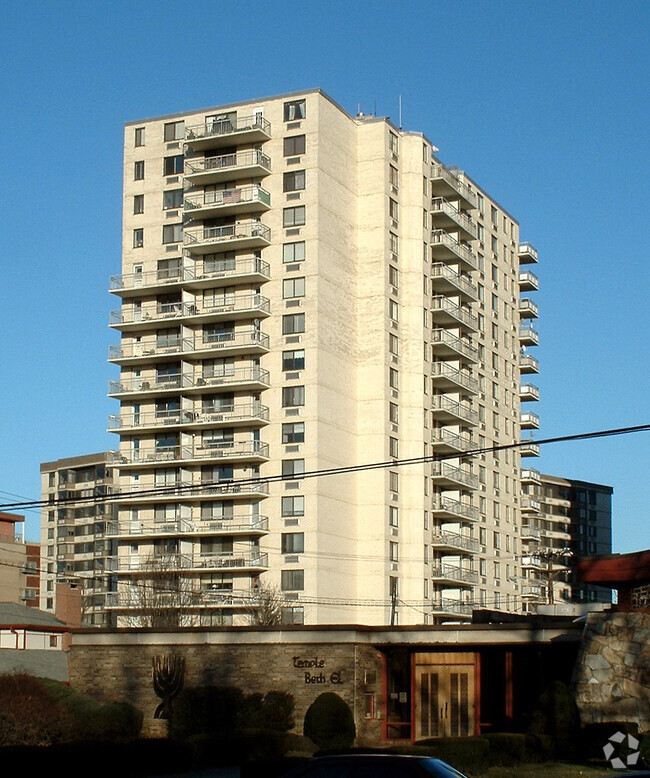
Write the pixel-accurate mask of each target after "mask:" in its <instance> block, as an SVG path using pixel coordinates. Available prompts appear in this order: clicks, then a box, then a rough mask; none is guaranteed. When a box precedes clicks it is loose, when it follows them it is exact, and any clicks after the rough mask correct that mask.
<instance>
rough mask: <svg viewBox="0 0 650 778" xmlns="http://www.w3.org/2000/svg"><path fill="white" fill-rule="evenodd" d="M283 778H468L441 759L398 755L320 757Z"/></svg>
mask: <svg viewBox="0 0 650 778" xmlns="http://www.w3.org/2000/svg"><path fill="white" fill-rule="evenodd" d="M283 778H466V776H465V775H463V773H461V772H459V771H458V770H456V769H455V768H454V767H452V766H451V765H448V764H447V763H446V762H443V761H442V760H441V759H432V758H431V757H425V756H404V755H399V754H345V755H341V756H317V757H314V758H313V759H310V760H309V761H308V762H306V763H305V764H304V765H301V766H300V767H296V768H295V769H294V770H291V771H289V772H288V773H286V774H285V775H284V776H283Z"/></svg>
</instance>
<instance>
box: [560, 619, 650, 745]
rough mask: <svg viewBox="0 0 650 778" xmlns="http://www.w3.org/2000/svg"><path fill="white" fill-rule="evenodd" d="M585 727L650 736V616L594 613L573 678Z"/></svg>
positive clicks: (588, 621)
mask: <svg viewBox="0 0 650 778" xmlns="http://www.w3.org/2000/svg"><path fill="white" fill-rule="evenodd" d="M574 693H575V696H576V702H577V704H578V707H579V709H580V715H581V718H582V723H583V725H584V724H591V723H597V722H608V721H612V722H613V721H616V722H619V721H636V722H637V723H638V725H639V730H640V731H641V732H643V731H650V613H622V612H611V611H610V612H604V613H590V614H589V615H588V617H587V622H586V624H585V629H584V634H583V639H582V644H581V648H580V653H579V655H578V661H577V663H576V668H575V675H574Z"/></svg>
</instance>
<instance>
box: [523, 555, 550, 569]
mask: <svg viewBox="0 0 650 778" xmlns="http://www.w3.org/2000/svg"><path fill="white" fill-rule="evenodd" d="M521 566H522V567H527V568H532V569H533V570H541V569H542V568H543V567H546V563H545V562H544V560H543V559H542V558H541V557H539V556H534V555H533V556H524V557H522V558H521Z"/></svg>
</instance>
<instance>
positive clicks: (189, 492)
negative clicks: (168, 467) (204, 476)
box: [113, 452, 269, 502]
mask: <svg viewBox="0 0 650 778" xmlns="http://www.w3.org/2000/svg"><path fill="white" fill-rule="evenodd" d="M113 454H114V455H115V458H116V459H119V456H120V455H119V452H113ZM124 492H125V493H126V495H128V498H129V499H133V500H140V499H144V500H147V501H154V502H155V501H156V500H161V501H169V499H170V498H178V497H182V498H183V500H190V499H196V498H201V497H215V496H218V497H245V496H260V497H261V498H264V497H266V496H267V495H268V494H269V484H268V481H259V480H252V481H251V480H245V481H241V482H240V481H238V480H233V481H223V482H219V481H201V480H198V481H197V480H183V479H181V480H179V481H178V482H175V483H172V484H164V485H162V486H158V485H153V484H146V483H142V482H140V483H138V484H129V486H128V487H126V488H125V489H124ZM124 499H126V498H125V497H124V496H122V497H121V498H120V495H119V492H118V493H116V496H115V501H116V502H120V501H122V502H123V501H124Z"/></svg>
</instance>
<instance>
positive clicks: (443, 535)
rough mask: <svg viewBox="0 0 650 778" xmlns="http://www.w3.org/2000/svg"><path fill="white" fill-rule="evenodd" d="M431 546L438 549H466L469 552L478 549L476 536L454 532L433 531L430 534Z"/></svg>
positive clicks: (471, 552)
mask: <svg viewBox="0 0 650 778" xmlns="http://www.w3.org/2000/svg"><path fill="white" fill-rule="evenodd" d="M431 546H432V547H433V548H435V549H436V550H439V551H442V550H447V551H466V552H467V553H470V554H473V553H475V552H477V551H478V550H479V549H480V545H479V542H478V540H477V539H476V538H471V537H469V536H468V535H459V534H457V533H456V532H437V533H435V532H434V533H433V535H432V536H431Z"/></svg>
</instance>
